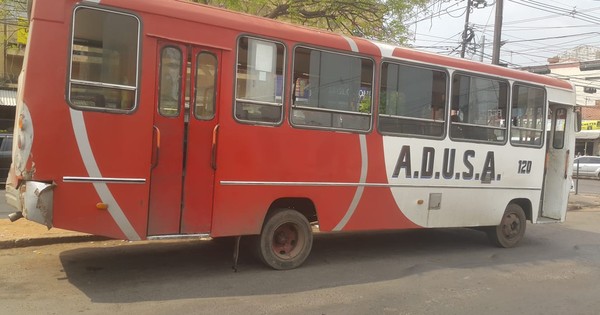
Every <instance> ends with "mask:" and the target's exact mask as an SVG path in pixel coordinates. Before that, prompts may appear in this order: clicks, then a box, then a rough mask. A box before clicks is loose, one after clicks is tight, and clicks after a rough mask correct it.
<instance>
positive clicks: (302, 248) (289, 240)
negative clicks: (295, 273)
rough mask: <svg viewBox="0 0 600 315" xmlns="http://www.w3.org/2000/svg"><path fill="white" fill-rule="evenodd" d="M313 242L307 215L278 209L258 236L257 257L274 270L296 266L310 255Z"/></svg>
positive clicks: (270, 216) (268, 217) (269, 217)
mask: <svg viewBox="0 0 600 315" xmlns="http://www.w3.org/2000/svg"><path fill="white" fill-rule="evenodd" d="M312 241H313V235H312V229H311V226H310V223H309V222H308V220H307V219H306V217H304V215H302V214H301V213H299V212H298V211H294V210H290V209H278V210H276V211H275V212H273V213H271V214H269V215H268V216H267V218H266V220H265V223H264V225H263V228H262V232H261V234H260V237H259V239H258V246H257V250H258V256H259V258H260V259H261V260H262V261H263V262H264V263H265V264H267V265H268V266H269V267H271V268H273V269H277V270H287V269H294V268H296V267H298V266H300V265H301V264H302V263H303V262H304V261H305V260H306V258H307V257H308V254H310V250H311V248H312Z"/></svg>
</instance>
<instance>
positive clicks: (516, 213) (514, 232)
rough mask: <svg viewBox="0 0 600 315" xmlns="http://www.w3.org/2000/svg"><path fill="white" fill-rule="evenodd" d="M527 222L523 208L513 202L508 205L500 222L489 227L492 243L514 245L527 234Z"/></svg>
mask: <svg viewBox="0 0 600 315" xmlns="http://www.w3.org/2000/svg"><path fill="white" fill-rule="evenodd" d="M526 224H527V218H526V217H525V212H524V211H523V208H521V206H519V205H517V204H514V203H511V204H509V205H508V206H507V207H506V210H505V211H504V215H503V216H502V221H501V222H500V224H499V225H497V226H491V227H489V228H488V230H487V235H488V237H489V239H490V241H491V242H492V244H494V245H496V246H498V247H503V248H509V247H514V246H516V245H517V244H518V243H519V242H520V241H521V239H522V238H523V236H524V235H525V226H526Z"/></svg>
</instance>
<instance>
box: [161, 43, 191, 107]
mask: <svg viewBox="0 0 600 315" xmlns="http://www.w3.org/2000/svg"><path fill="white" fill-rule="evenodd" d="M170 48H173V49H175V50H177V52H178V53H179V57H180V59H179V86H178V89H177V90H178V93H177V103H176V104H177V111H176V112H175V113H174V114H173V115H167V113H165V112H164V111H163V110H164V107H162V106H161V105H162V101H163V100H162V98H161V94H162V90H163V80H162V79H163V77H162V74H163V73H162V72H163V69H164V63H163V54H164V53H165V50H166V49H170ZM185 53H186V52H185V51H182V49H181V47H180V46H177V45H172V44H168V45H165V46H162V47H161V48H160V52H159V54H158V57H159V60H160V62H159V66H158V72H157V73H156V76H157V78H158V89H157V90H156V93H157V94H158V95H157V104H156V111H157V112H158V114H159V115H161V116H162V117H165V118H177V117H179V115H180V114H181V107H182V106H181V104H182V101H183V99H184V98H185V91H184V92H183V93H182V87H183V85H185V84H187V82H186V79H187V78H186V74H185V73H184V68H183V66H184V63H186V62H187V60H186V59H187V56H184V55H185Z"/></svg>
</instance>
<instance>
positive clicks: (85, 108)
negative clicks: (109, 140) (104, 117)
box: [65, 3, 143, 115]
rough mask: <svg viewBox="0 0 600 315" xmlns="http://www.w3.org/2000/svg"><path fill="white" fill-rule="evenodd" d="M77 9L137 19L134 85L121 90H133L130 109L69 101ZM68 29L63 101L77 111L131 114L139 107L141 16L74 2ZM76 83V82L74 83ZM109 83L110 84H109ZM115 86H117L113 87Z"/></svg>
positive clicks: (126, 11)
mask: <svg viewBox="0 0 600 315" xmlns="http://www.w3.org/2000/svg"><path fill="white" fill-rule="evenodd" d="M79 9H90V10H96V11H101V12H106V13H112V14H120V15H125V16H130V17H133V18H135V20H136V21H137V43H136V48H137V56H136V65H135V67H136V69H135V85H133V86H123V87H126V88H125V89H122V90H126V91H130V90H133V91H134V93H133V95H134V101H133V105H132V107H131V108H130V109H127V110H124V109H118V108H107V107H95V106H79V105H76V104H74V103H73V102H72V101H71V85H72V84H73V83H74V82H73V79H72V74H73V73H72V68H73V44H74V42H75V41H74V39H75V38H74V36H75V14H76V12H77V10H79ZM70 24H71V25H70V30H69V38H68V41H69V46H68V52H67V73H66V75H67V78H66V79H67V80H66V81H67V84H66V86H65V101H66V102H67V104H68V105H69V107H70V108H72V109H74V110H79V111H89V112H102V113H109V114H122V115H123V114H125V115H131V114H133V113H135V112H136V111H137V110H138V108H139V102H140V90H141V86H140V85H141V82H140V81H141V80H140V79H141V66H140V65H141V62H142V34H143V21H142V19H141V17H140V16H139V15H138V14H136V13H135V12H132V11H128V10H122V9H116V8H112V7H111V8H107V7H105V6H102V5H95V4H90V3H85V4H84V3H81V4H76V5H75V6H74V7H73V10H72V11H71V17H70ZM76 81H80V80H76ZM83 82H94V81H83ZM97 83H98V85H94V84H90V85H89V86H92V87H94V86H96V87H103V86H102V85H103V84H102V83H101V82H97ZM75 84H78V83H75ZM109 85H110V84H109ZM107 88H110V86H107ZM115 88H117V87H115Z"/></svg>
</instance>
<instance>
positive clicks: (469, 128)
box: [450, 74, 508, 143]
mask: <svg viewBox="0 0 600 315" xmlns="http://www.w3.org/2000/svg"><path fill="white" fill-rule="evenodd" d="M451 99H452V104H451V108H450V137H451V138H452V139H464V140H475V141H480V142H492V143H504V142H505V141H506V125H507V124H506V109H507V103H508V84H507V83H506V82H503V81H497V80H491V79H486V78H478V77H472V76H467V75H460V74H458V75H454V78H453V80H452V98H451Z"/></svg>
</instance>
